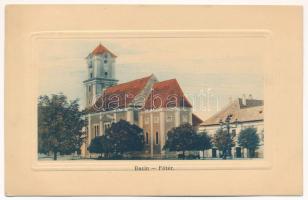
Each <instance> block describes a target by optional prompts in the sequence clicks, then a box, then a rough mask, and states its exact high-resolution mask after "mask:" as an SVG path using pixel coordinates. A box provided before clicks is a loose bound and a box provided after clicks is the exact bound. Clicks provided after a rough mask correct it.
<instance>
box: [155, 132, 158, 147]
mask: <svg viewBox="0 0 308 200" xmlns="http://www.w3.org/2000/svg"><path fill="white" fill-rule="evenodd" d="M155 140H156V144H159V141H158V132H157V131H156V134H155Z"/></svg>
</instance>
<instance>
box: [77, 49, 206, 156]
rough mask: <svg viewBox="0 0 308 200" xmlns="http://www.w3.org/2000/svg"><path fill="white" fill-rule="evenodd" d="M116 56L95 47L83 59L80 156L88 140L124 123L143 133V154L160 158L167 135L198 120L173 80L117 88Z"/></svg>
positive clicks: (143, 81)
mask: <svg viewBox="0 0 308 200" xmlns="http://www.w3.org/2000/svg"><path fill="white" fill-rule="evenodd" d="M116 57H117V56H116V55H115V54H113V53H112V52H111V51H110V50H108V49H107V48H106V47H104V46H103V45H102V44H99V45H98V46H97V47H96V48H95V49H94V50H93V51H92V52H91V53H90V54H89V55H88V56H87V57H86V59H87V63H88V66H87V70H88V78H87V80H85V81H84V82H83V83H84V86H85V95H86V110H87V120H88V127H87V130H88V131H87V133H88V141H87V144H86V145H85V146H84V147H83V150H82V151H83V154H84V155H88V154H89V153H88V152H87V146H89V145H90V142H91V139H93V138H94V137H96V136H100V135H103V134H104V132H105V130H106V129H107V128H109V127H110V126H111V124H112V123H113V122H117V121H119V120H121V119H122V120H126V121H128V122H130V123H131V124H136V125H138V126H139V127H141V128H142V129H143V130H144V138H145V144H146V148H145V151H144V152H143V154H144V155H145V156H148V157H152V158H153V157H155V158H160V157H162V156H164V155H165V153H166V152H165V151H164V150H163V146H164V144H165V141H166V137H167V132H168V131H169V130H170V129H172V128H173V127H177V126H179V125H180V124H183V123H190V124H192V125H193V126H195V127H197V126H198V125H199V124H201V122H202V120H201V119H200V118H199V117H197V116H196V115H194V114H193V113H192V104H191V103H190V102H189V100H188V99H187V98H186V96H185V94H184V93H183V91H182V89H181V87H180V85H179V83H178V81H177V80H176V79H170V80H164V81H159V80H158V79H157V77H156V76H155V75H154V74H151V75H149V76H146V77H142V78H138V79H135V80H132V81H129V82H126V83H121V84H118V80H117V79H116V78H115V60H116Z"/></svg>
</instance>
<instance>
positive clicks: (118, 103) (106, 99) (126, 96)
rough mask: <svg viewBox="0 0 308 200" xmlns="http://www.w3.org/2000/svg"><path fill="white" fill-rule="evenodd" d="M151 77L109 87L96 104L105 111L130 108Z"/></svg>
mask: <svg viewBox="0 0 308 200" xmlns="http://www.w3.org/2000/svg"><path fill="white" fill-rule="evenodd" d="M151 77H152V75H151V76H147V77H144V78H141V79H136V80H133V81H130V82H126V83H122V84H119V85H115V86H112V87H108V88H107V89H106V90H105V91H104V93H103V95H102V96H101V97H99V98H98V100H97V101H96V103H95V106H96V107H97V108H102V102H103V104H104V105H103V108H104V109H105V110H113V109H115V108H117V109H122V108H125V107H128V105H129V104H130V103H131V102H132V101H133V99H134V98H135V97H136V96H137V95H138V94H139V93H140V92H141V91H142V89H143V88H144V87H145V86H146V84H147V82H148V81H149V80H150V78H151Z"/></svg>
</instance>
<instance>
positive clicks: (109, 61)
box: [83, 44, 118, 107]
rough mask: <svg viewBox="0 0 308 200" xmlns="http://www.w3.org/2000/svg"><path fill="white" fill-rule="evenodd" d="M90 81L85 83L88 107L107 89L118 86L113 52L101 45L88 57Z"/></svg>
mask: <svg viewBox="0 0 308 200" xmlns="http://www.w3.org/2000/svg"><path fill="white" fill-rule="evenodd" d="M86 59H87V66H88V79H87V80H85V81H84V82H83V83H84V85H85V89H86V107H89V106H91V105H92V104H93V103H94V102H93V101H94V99H95V97H97V96H99V95H100V94H101V93H102V92H103V90H104V89H105V88H107V87H110V86H113V85H116V84H117V82H118V80H116V79H115V68H114V64H115V59H116V55H114V54H113V53H112V52H111V51H109V50H108V49H107V48H106V47H104V46H103V45H102V44H99V45H98V46H97V47H96V48H95V49H94V50H93V51H92V53H90V54H89V55H88V56H87V57H86Z"/></svg>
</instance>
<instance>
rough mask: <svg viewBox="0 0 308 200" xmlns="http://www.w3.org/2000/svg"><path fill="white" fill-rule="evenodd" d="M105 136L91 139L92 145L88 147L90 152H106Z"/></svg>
mask: <svg viewBox="0 0 308 200" xmlns="http://www.w3.org/2000/svg"><path fill="white" fill-rule="evenodd" d="M103 139H104V138H103V136H97V137H95V138H93V139H92V140H91V143H90V146H89V147H88V150H89V152H90V153H99V154H101V156H102V154H103V153H104V149H103Z"/></svg>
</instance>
